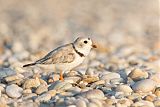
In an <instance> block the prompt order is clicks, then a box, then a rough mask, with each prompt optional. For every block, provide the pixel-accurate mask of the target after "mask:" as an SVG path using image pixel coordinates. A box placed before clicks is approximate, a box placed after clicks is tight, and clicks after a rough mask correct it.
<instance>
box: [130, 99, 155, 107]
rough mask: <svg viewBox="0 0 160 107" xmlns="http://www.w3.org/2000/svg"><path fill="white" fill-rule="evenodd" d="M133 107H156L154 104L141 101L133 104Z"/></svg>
mask: <svg viewBox="0 0 160 107" xmlns="http://www.w3.org/2000/svg"><path fill="white" fill-rule="evenodd" d="M131 107H155V106H154V104H153V102H150V101H144V100H141V101H138V102H135V103H133V104H132V105H131Z"/></svg>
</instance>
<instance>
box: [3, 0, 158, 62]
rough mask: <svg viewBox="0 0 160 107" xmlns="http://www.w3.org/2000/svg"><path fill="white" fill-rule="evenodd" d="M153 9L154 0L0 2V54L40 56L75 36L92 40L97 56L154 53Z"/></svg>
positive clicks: (155, 22)
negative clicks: (120, 51)
mask: <svg viewBox="0 0 160 107" xmlns="http://www.w3.org/2000/svg"><path fill="white" fill-rule="evenodd" d="M159 11H160V9H159V2H158V0H87V1H86V0H80V1H79V0H66V1H64V0H9V1H6V0H0V55H2V54H4V53H5V54H7V53H6V52H5V51H6V50H12V52H13V53H21V52H25V51H27V52H28V54H25V55H26V56H27V55H29V54H31V53H35V52H41V51H42V53H43V52H44V51H46V52H47V51H50V50H52V49H54V48H55V47H57V46H59V45H61V44H65V43H68V42H72V41H73V40H75V39H76V38H77V37H78V36H89V37H92V38H93V39H94V40H95V41H96V42H97V44H98V45H99V48H98V50H97V51H100V52H107V51H108V50H109V49H112V47H120V46H133V47H135V48H139V47H145V48H147V49H151V50H157V49H159V48H160V26H159V20H160V18H159V15H160V12H159ZM145 48H140V49H144V50H145ZM21 55H22V53H21ZM4 59H5V58H4Z"/></svg>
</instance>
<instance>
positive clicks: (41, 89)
mask: <svg viewBox="0 0 160 107" xmlns="http://www.w3.org/2000/svg"><path fill="white" fill-rule="evenodd" d="M46 91H48V86H46V85H43V84H42V85H40V86H38V88H37V89H36V94H42V93H44V92H46Z"/></svg>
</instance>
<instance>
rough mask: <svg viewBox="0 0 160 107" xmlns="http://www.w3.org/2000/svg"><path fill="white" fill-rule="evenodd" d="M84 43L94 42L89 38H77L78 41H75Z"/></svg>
mask: <svg viewBox="0 0 160 107" xmlns="http://www.w3.org/2000/svg"><path fill="white" fill-rule="evenodd" d="M83 41H87V42H90V43H92V40H91V38H89V37H79V38H77V39H76V40H75V42H83Z"/></svg>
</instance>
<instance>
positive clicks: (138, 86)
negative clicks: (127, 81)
mask: <svg viewBox="0 0 160 107" xmlns="http://www.w3.org/2000/svg"><path fill="white" fill-rule="evenodd" d="M155 86H156V84H155V82H154V81H153V80H151V79H145V80H141V81H138V82H136V83H135V84H134V85H133V86H132V89H133V90H134V91H135V92H150V91H153V90H154V89H155Z"/></svg>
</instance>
